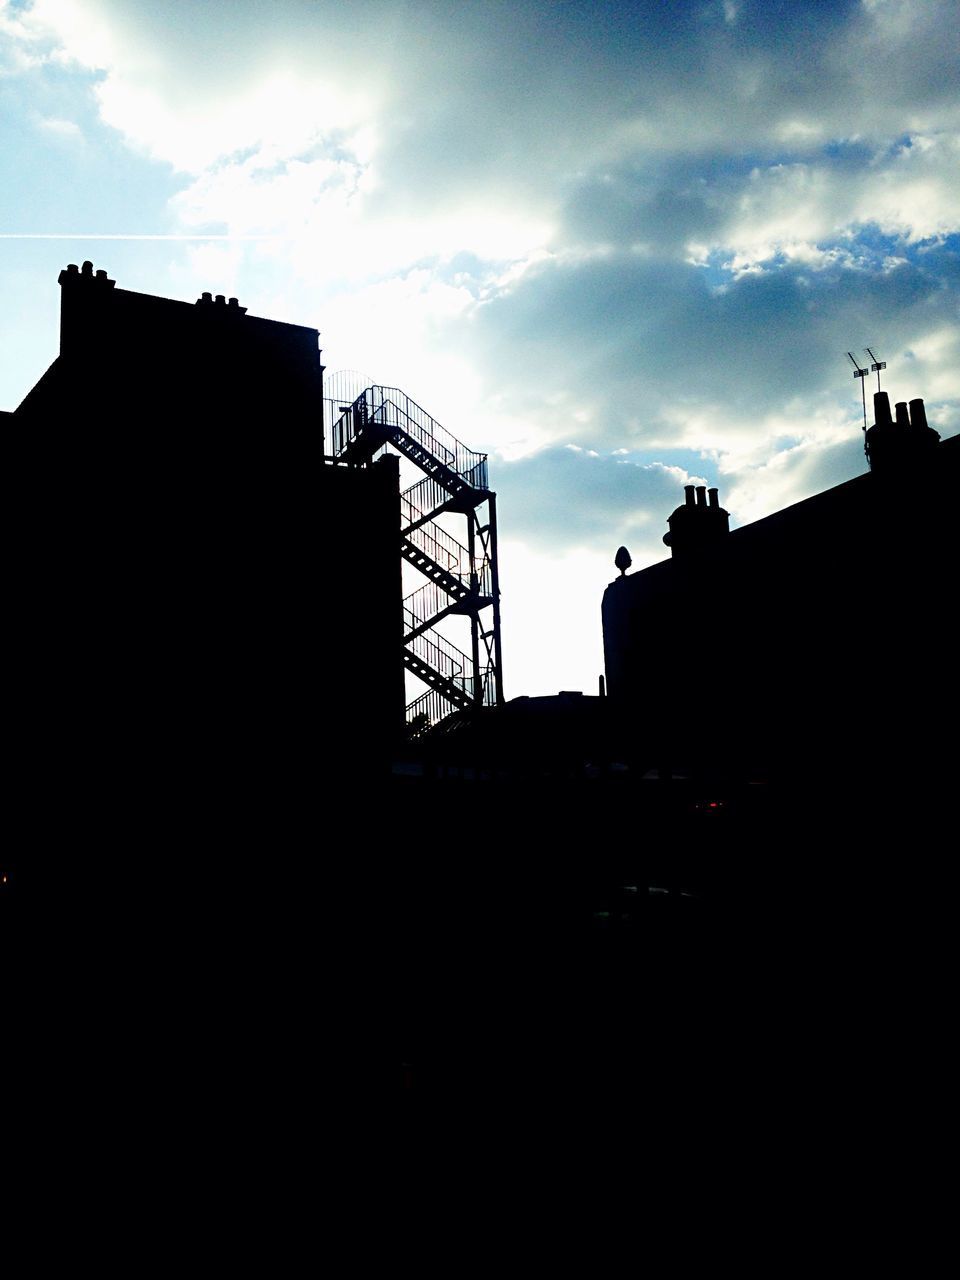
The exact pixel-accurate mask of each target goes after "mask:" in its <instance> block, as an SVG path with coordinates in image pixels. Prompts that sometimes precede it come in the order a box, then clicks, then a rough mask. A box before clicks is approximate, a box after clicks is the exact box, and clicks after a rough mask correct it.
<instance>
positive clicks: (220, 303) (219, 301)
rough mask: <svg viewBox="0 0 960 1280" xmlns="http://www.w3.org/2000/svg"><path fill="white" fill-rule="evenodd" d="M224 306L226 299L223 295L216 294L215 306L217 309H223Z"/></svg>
mask: <svg viewBox="0 0 960 1280" xmlns="http://www.w3.org/2000/svg"><path fill="white" fill-rule="evenodd" d="M226 305H227V300H226V298H225V297H224V295H223V294H222V293H218V294H217V306H218V307H225V306H226Z"/></svg>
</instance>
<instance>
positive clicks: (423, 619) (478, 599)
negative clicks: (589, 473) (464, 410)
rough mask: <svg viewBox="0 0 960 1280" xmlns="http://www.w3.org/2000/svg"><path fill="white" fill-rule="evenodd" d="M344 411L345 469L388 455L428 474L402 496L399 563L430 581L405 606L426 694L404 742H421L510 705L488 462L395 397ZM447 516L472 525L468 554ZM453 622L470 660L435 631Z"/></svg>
mask: <svg viewBox="0 0 960 1280" xmlns="http://www.w3.org/2000/svg"><path fill="white" fill-rule="evenodd" d="M338 411H339V416H338V417H336V418H335V420H334V421H333V454H334V457H335V458H336V459H337V460H338V461H340V462H341V463H346V464H347V465H349V466H354V467H365V466H369V465H370V463H371V462H372V461H373V459H374V458H375V457H376V456H378V455H379V454H380V453H381V452H383V451H384V450H385V449H386V448H387V447H388V446H391V447H392V448H394V449H396V450H397V452H398V453H400V454H401V456H402V457H405V458H407V459H409V460H410V461H411V462H413V463H415V464H416V466H417V467H418V468H419V469H420V470H421V471H422V472H423V473H424V475H423V479H422V480H420V481H418V483H416V484H414V485H412V486H411V487H410V488H409V489H406V490H404V491H403V492H402V493H401V495H400V525H401V527H400V539H399V542H400V548H399V549H400V555H401V556H402V557H403V559H404V560H406V561H407V562H408V564H411V565H413V567H414V568H415V569H418V570H419V571H420V573H421V574H422V575H423V576H424V578H425V579H426V581H425V582H424V583H423V585H422V586H421V587H419V588H418V589H417V590H416V591H413V592H411V593H410V594H409V595H408V596H406V597H405V598H404V600H403V629H404V636H403V654H402V658H403V665H404V667H405V668H406V669H407V671H409V672H411V674H413V675H414V676H416V677H417V679H418V680H420V681H422V682H423V683H424V684H425V685H426V686H427V690H426V692H425V693H423V694H421V695H420V697H418V698H416V699H415V700H414V701H413V702H411V703H410V704H409V705H408V706H407V709H406V722H407V734H408V736H409V737H410V738H416V737H419V736H420V735H421V734H423V733H426V732H427V730H428V729H431V728H434V727H435V726H437V725H439V724H449V723H450V721H451V718H452V717H454V716H457V715H458V714H459V715H462V714H463V713H464V712H466V711H468V710H469V709H470V708H474V707H489V706H495V705H497V704H499V703H500V702H502V700H503V690H502V676H501V670H502V664H501V653H500V588H499V579H498V572H497V506H496V494H493V493H491V492H490V490H489V489H488V488H487V455H486V454H483V453H474V452H473V450H471V449H468V448H466V446H465V445H463V444H461V442H460V441H459V440H457V439H456V437H455V436H453V435H451V434H450V432H449V431H447V430H446V429H445V428H444V427H442V426H441V425H440V423H439V422H436V421H435V420H434V419H433V418H431V417H430V415H429V414H428V413H426V412H425V411H424V410H423V409H421V407H420V406H419V405H418V404H415V403H414V401H412V400H411V399H410V398H409V396H407V395H405V394H404V392H402V391H399V390H397V389H396V388H395V387H379V386H369V387H367V388H366V390H365V391H363V392H361V394H360V395H359V396H358V397H357V398H356V399H355V400H353V402H352V403H351V404H349V405H343V404H342V403H341V404H340V405H339V406H338ZM446 513H453V514H455V515H459V516H463V517H464V519H465V520H466V544H464V543H462V542H460V541H459V540H458V539H457V538H455V537H453V535H452V534H451V533H449V532H448V531H447V529H445V528H443V527H442V526H441V525H440V524H438V523H437V520H438V517H440V516H442V515H444V514H446ZM487 610H490V614H489V615H488V616H489V619H490V621H489V625H488V626H485V625H484V621H483V619H482V618H481V615H482V614H485V611H487ZM452 615H461V616H465V617H467V618H468V619H469V621H470V652H469V653H464V652H463V651H462V650H461V649H459V648H458V647H457V646H456V645H454V644H453V643H452V642H451V641H450V640H449V639H448V638H447V637H446V636H445V635H443V634H442V633H441V632H440V631H438V630H437V629H436V628H437V624H438V623H439V622H441V621H442V620H443V619H444V618H447V617H450V616H452Z"/></svg>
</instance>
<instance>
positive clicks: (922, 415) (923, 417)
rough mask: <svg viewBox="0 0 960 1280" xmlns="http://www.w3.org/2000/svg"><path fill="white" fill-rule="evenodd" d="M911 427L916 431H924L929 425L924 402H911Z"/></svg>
mask: <svg viewBox="0 0 960 1280" xmlns="http://www.w3.org/2000/svg"><path fill="white" fill-rule="evenodd" d="M910 425H911V426H912V427H913V429H914V431H916V430H918V429H923V428H925V427H926V425H927V410H926V408H925V407H924V403H923V401H922V400H911V401H910Z"/></svg>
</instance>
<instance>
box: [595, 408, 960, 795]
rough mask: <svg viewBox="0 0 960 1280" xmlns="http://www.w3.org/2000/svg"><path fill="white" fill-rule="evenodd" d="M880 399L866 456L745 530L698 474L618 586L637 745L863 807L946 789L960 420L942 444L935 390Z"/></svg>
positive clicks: (617, 644) (614, 671) (659, 762)
mask: <svg viewBox="0 0 960 1280" xmlns="http://www.w3.org/2000/svg"><path fill="white" fill-rule="evenodd" d="M874 402H875V418H876V421H875V424H874V425H873V426H872V427H871V428H870V430H869V431H868V432H867V436H866V442H867V449H868V457H869V459H870V463H871V469H870V471H869V472H868V473H866V474H864V475H861V476H858V477H856V478H855V479H853V480H849V481H847V482H846V483H844V484H840V485H837V486H836V487H834V488H832V489H829V490H827V491H826V492H824V493H820V494H817V495H815V496H814V497H811V498H808V499H806V500H805V501H802V502H798V503H796V504H795V505H793V506H791V507H788V508H786V509H785V510H783V511H779V512H776V513H775V514H773V515H771V516H768V517H766V518H765V519H762V520H758V521H756V522H755V523H753V524H750V525H747V526H744V527H743V528H739V529H735V530H733V531H732V532H731V531H730V529H729V520H728V516H727V513H726V512H725V511H724V510H723V509H722V508H721V507H720V505H719V500H718V494H717V491H716V490H715V489H714V490H710V491H707V490H705V489H704V488H699V489H696V490H695V488H694V486H692V485H691V486H688V487H687V489H686V493H685V500H684V502H683V503H682V504H681V505H680V506H679V507H678V508H677V509H676V510H675V511H674V512H673V514H672V515H671V517H670V520H669V525H670V530H669V533H668V534H667V535H666V536H665V537H664V542H665V543H666V544H667V545H668V546H669V547H670V549H671V552H672V556H671V558H670V559H669V560H666V561H664V562H662V563H660V564H655V565H652V566H651V567H649V568H647V569H644V570H643V571H641V572H639V573H633V574H628V575H626V576H620V577H619V578H617V579H615V580H614V581H613V582H611V584H610V585H609V586H608V587H607V589H606V592H605V594H604V598H603V632H604V652H605V662H606V677H607V689H608V691H609V695H610V699H611V704H612V707H613V708H615V714H616V716H617V720H618V726H619V732H620V733H621V734H622V735H623V738H624V740H625V741H626V742H628V743H629V749H630V750H631V751H632V752H633V753H634V754H635V756H636V758H637V759H638V760H642V761H643V762H645V763H646V764H647V765H648V766H649V767H651V768H655V769H659V770H663V771H664V772H669V771H670V770H676V769H678V768H680V769H684V770H693V771H698V770H699V771H701V772H704V773H710V772H712V773H714V774H716V773H718V772H719V773H723V774H726V775H727V776H728V777H731V778H734V777H739V778H747V777H753V778H756V779H758V780H761V779H767V780H774V781H775V782H777V783H778V784H779V785H780V786H783V787H786V788H787V789H788V790H790V791H791V792H792V794H793V795H794V796H795V797H796V798H797V799H799V797H800V796H802V795H804V794H806V795H814V794H821V793H823V792H824V791H825V790H829V791H830V793H831V794H832V795H833V797H834V798H835V799H837V798H840V797H842V799H843V802H844V804H845V805H847V806H849V807H853V806H856V805H859V804H860V803H867V804H868V805H872V804H874V803H880V805H881V807H885V806H889V805H890V804H893V803H895V801H896V797H897V796H903V797H910V798H911V799H916V798H917V797H918V796H919V795H921V794H924V795H931V796H936V795H942V794H944V788H945V787H946V784H947V779H948V778H949V777H951V776H952V771H953V770H954V769H955V764H956V762H955V760H954V759H953V758H952V753H950V752H944V749H943V742H942V740H941V739H940V737H939V733H938V726H940V725H942V724H945V723H951V722H952V721H953V718H954V716H955V714H956V711H957V693H956V683H955V679H954V677H953V672H952V667H953V656H952V642H951V633H952V626H953V624H952V621H951V618H952V613H953V604H952V598H951V597H952V591H951V587H950V584H951V583H952V582H953V581H955V578H956V571H957V552H958V545H957V544H958V531H957V522H956V493H957V484H958V480H960V475H958V467H960V439H958V438H953V439H950V440H946V441H943V442H942V443H938V440H939V437H938V436H937V434H936V433H935V432H934V431H933V430H932V429H931V428H929V427H928V426H927V423H926V416H925V412H924V406H923V402H922V400H914V401H911V404H910V409H909V411H908V409H907V406H906V404H901V405H898V406H897V415H896V420H894V419H893V417H892V415H891V413H890V406H889V402H888V399H887V394H886V393H885V392H878V393H877V394H876V395H875V397H874ZM884 789H885V794H884ZM904 803H905V804H908V802H907V801H905V802H904Z"/></svg>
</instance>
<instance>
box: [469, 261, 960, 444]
mask: <svg viewBox="0 0 960 1280" xmlns="http://www.w3.org/2000/svg"><path fill="white" fill-rule="evenodd" d="M958 248H960V237H953V238H951V239H950V240H949V241H947V242H946V243H944V244H942V245H938V246H935V247H931V248H930V249H929V250H928V251H927V252H925V253H914V255H913V261H903V262H901V263H900V264H899V265H895V266H892V267H887V268H886V269H877V270H873V271H869V270H855V269H850V268H849V267H844V266H835V267H833V268H830V269H826V270H811V269H809V268H807V267H805V266H803V265H796V264H784V265H782V266H779V267H774V269H772V270H769V271H766V272H763V273H760V274H748V275H745V276H742V277H741V278H740V279H737V280H733V281H731V282H730V283H729V284H728V286H727V287H726V288H725V289H724V290H722V291H717V290H715V289H711V288H710V286H709V284H708V282H707V277H706V274H705V272H704V271H703V270H702V269H700V268H697V267H694V266H690V265H686V264H681V263H677V262H663V261H658V260H656V259H653V260H651V259H648V258H644V257H638V256H636V255H631V254H630V253H627V252H618V253H611V254H609V255H606V256H604V257H601V258H598V259H588V260H585V261H562V260H561V261H548V262H545V263H543V264H541V265H540V266H539V267H537V268H536V269H533V270H531V271H530V272H528V273H527V275H526V276H524V277H523V278H522V279H521V280H520V281H519V282H517V283H516V284H515V285H514V286H512V287H511V288H510V289H508V290H506V291H504V292H503V293H502V294H501V295H500V296H499V297H497V298H495V299H493V300H492V301H490V302H488V303H487V304H486V305H484V306H482V307H481V308H480V309H479V310H478V311H477V313H476V315H475V317H474V318H473V320H472V322H471V324H470V328H469V332H465V331H464V330H463V329H462V328H459V327H455V328H454V330H453V331H452V332H451V336H452V337H453V336H455V338H456V339H458V340H460V341H468V340H469V341H472V342H474V343H476V344H479V347H480V348H481V351H482V358H483V364H484V366H485V367H486V368H487V369H488V370H489V371H491V376H494V374H495V378H496V386H497V388H498V389H499V390H501V391H502V389H503V387H504V385H506V386H508V387H509V388H510V397H511V402H512V403H513V404H515V405H517V404H522V405H524V407H525V408H527V409H528V410H529V411H530V412H534V411H537V412H539V413H541V414H542V413H549V412H550V410H549V408H545V407H544V400H545V397H548V396H549V392H550V390H551V389H554V388H556V387H558V386H562V387H564V388H566V389H567V391H568V392H569V396H570V398H571V401H572V404H573V407H575V408H577V409H581V410H583V409H586V410H587V411H588V412H589V423H584V422H583V421H582V420H581V421H580V422H579V423H578V421H577V420H576V419H575V418H574V417H572V416H571V417H568V418H567V420H566V421H564V420H563V419H562V418H560V419H559V420H558V421H557V422H556V432H557V433H558V434H561V435H562V437H563V438H566V439H568V440H578V441H581V442H582V443H590V442H593V443H595V444H596V443H597V442H599V444H600V445H601V446H604V447H616V446H621V445H624V444H633V443H637V442H638V441H639V440H642V439H643V437H644V436H648V437H649V438H651V439H661V440H668V439H669V438H670V436H671V434H674V433H675V432H676V422H677V413H678V410H679V409H681V408H682V407H683V406H687V407H688V408H689V410H690V411H691V413H693V412H694V411H701V410H704V409H709V408H710V407H711V406H712V407H713V408H714V409H715V410H716V411H717V413H718V416H720V417H722V418H724V419H738V420H739V421H740V422H741V423H742V424H743V430H744V431H745V432H749V431H750V429H751V425H753V424H755V425H756V427H757V429H763V419H764V417H765V415H767V414H768V413H770V412H772V411H774V410H775V409H777V408H778V407H780V406H782V405H783V404H784V403H785V402H788V401H790V400H793V399H795V398H796V396H797V395H798V394H799V393H800V392H801V389H802V390H803V392H804V393H805V394H806V395H808V396H809V397H810V398H811V402H813V400H814V398H815V397H816V396H818V395H819V394H821V393H831V394H833V393H835V392H836V391H837V389H838V388H840V389H842V388H843V387H844V384H845V383H846V381H847V379H846V370H845V369H844V366H843V358H844V357H843V352H844V350H845V349H847V348H850V347H857V348H859V347H860V346H862V344H863V342H864V341H876V342H877V344H878V345H879V346H880V347H881V348H882V349H883V350H884V351H886V352H889V353H890V355H891V357H893V356H894V353H899V352H902V351H904V350H906V349H909V348H910V347H911V345H912V344H913V343H914V342H916V341H917V340H919V339H921V338H922V337H923V336H924V335H925V334H927V333H928V332H930V331H931V330H932V329H935V328H936V327H938V326H949V325H952V324H954V323H955V319H956V314H957V306H958V301H960V279H958ZM889 377H890V378H891V380H892V381H894V382H895V381H896V379H897V377H898V371H897V370H896V366H895V365H893V364H892V365H891V368H890V373H889ZM491 390H492V388H491ZM921 390H922V388H921V389H918V390H914V389H911V388H904V393H905V394H908V398H909V396H912V395H914V394H919V393H920V391H921ZM841 394H842V391H841ZM851 394H852V392H851Z"/></svg>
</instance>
